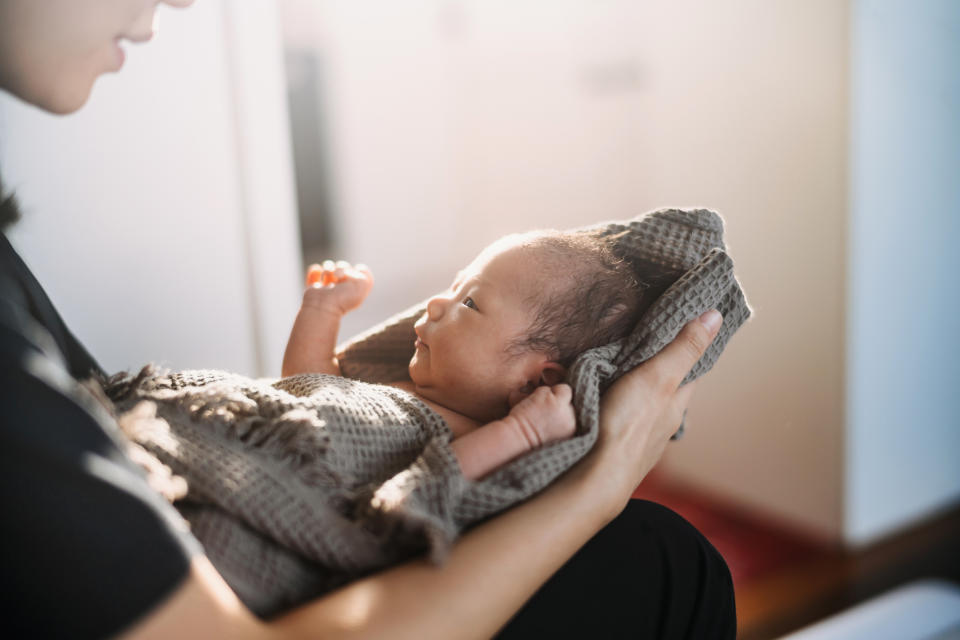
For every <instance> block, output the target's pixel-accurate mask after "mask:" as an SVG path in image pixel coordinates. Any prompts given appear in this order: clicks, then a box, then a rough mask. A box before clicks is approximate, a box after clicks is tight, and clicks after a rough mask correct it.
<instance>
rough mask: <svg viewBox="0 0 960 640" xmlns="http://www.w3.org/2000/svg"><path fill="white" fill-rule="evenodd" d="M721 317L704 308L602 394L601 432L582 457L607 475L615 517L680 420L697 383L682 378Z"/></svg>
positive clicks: (590, 468) (593, 470)
mask: <svg viewBox="0 0 960 640" xmlns="http://www.w3.org/2000/svg"><path fill="white" fill-rule="evenodd" d="M722 322H723V318H722V317H721V316H720V313H719V312H718V311H715V310H714V311H708V312H707V313H705V314H703V315H702V316H700V318H698V319H697V320H694V321H693V322H690V323H689V324H688V325H687V326H686V327H684V328H683V330H681V331H680V333H679V335H677V337H676V338H675V339H674V341H673V342H671V343H670V344H669V345H667V346H666V347H665V348H664V349H663V350H662V351H661V352H660V353H658V354H657V355H656V356H654V357H653V358H651V359H650V360H648V361H647V362H644V363H643V364H642V365H640V366H639V367H637V368H636V369H634V370H633V371H631V372H630V373H628V374H627V375H625V376H623V377H622V378H620V379H619V380H617V382H615V383H614V384H613V386H611V387H610V389H609V390H608V391H607V392H606V394H604V396H603V399H602V400H601V402H600V434H599V437H598V440H597V444H596V446H594V448H593V450H592V451H591V452H590V454H589V455H588V456H587V458H585V460H584V463H585V464H586V465H587V468H588V471H589V472H591V473H595V474H599V475H600V477H602V478H603V482H602V486H603V487H604V490H605V491H606V495H605V496H604V498H606V499H607V500H609V502H608V504H609V506H610V509H611V512H610V517H611V518H613V517H615V516H616V515H617V514H619V513H620V511H622V510H623V508H624V507H625V506H626V504H627V501H628V500H629V499H630V496H631V495H632V494H633V492H634V490H635V489H636V488H637V485H639V484H640V482H641V481H642V480H643V478H644V477H645V476H646V475H647V473H648V472H649V471H650V469H652V468H653V467H654V465H655V464H656V463H657V461H659V460H660V456H661V455H662V454H663V450H664V448H665V447H666V445H667V441H668V440H669V439H670V436H672V435H673V434H674V433H675V432H676V431H677V428H678V427H679V426H680V422H681V421H682V420H683V413H684V411H686V408H687V405H688V404H689V402H690V398H691V396H692V395H693V386H694V385H693V384H692V383H691V384H688V385H685V386H684V387H683V388H679V389H678V387H679V385H680V382H681V381H682V380H683V378H684V377H685V376H686V375H687V372H689V371H690V369H691V368H692V367H693V365H694V364H696V362H697V360H699V359H700V357H701V356H702V355H703V353H704V352H705V351H706V350H707V347H709V346H710V344H711V343H712V342H713V339H714V338H715V337H716V335H717V331H718V330H719V329H720V325H721V324H722ZM598 484H601V483H598Z"/></svg>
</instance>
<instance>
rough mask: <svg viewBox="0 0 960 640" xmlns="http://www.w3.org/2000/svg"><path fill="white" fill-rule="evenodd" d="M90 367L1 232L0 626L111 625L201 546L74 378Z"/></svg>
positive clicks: (71, 629)
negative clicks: (124, 449) (0, 581)
mask: <svg viewBox="0 0 960 640" xmlns="http://www.w3.org/2000/svg"><path fill="white" fill-rule="evenodd" d="M99 370H100V368H99V366H98V365H97V363H96V361H94V360H93V358H91V357H90V354H89V353H87V351H86V349H84V348H83V346H82V345H81V344H80V343H79V342H78V341H77V339H76V338H75V337H74V336H73V334H72V333H70V331H69V329H68V328H67V327H66V325H65V324H64V323H63V321H62V320H61V318H60V316H59V314H58V313H57V311H56V310H55V309H54V307H53V305H52V304H51V303H50V300H49V298H48V297H47V296H46V294H45V293H44V291H43V289H42V288H41V287H40V285H39V283H37V281H36V279H35V278H34V277H33V274H32V273H30V270H29V269H28V268H27V267H26V265H25V264H24V263H23V261H22V260H21V259H20V257H19V256H18V255H17V254H16V252H15V251H14V250H13V248H12V247H11V246H10V243H9V242H8V241H7V238H6V236H5V235H4V234H2V233H0V407H2V410H0V416H2V418H0V477H2V483H0V519H2V522H3V525H2V527H0V532H2V533H0V566H2V567H3V586H2V594H3V595H2V600H0V601H2V605H0V606H2V609H3V614H2V616H0V619H2V620H3V622H2V624H3V628H4V632H3V635H4V637H11V638H20V637H23V638H28V637H29V638H44V637H70V638H86V637H104V636H107V635H111V634H115V633H117V632H119V631H121V630H123V629H124V628H125V627H127V626H129V625H130V624H131V623H133V622H134V621H135V620H136V619H137V618H138V617H140V616H141V615H143V614H144V613H146V612H148V611H150V610H151V609H153V608H154V607H155V606H156V604H157V603H158V602H160V601H161V600H162V599H163V598H164V597H165V596H166V595H168V594H169V593H171V592H172V591H173V590H174V589H175V588H176V587H177V586H178V585H179V584H180V583H181V581H182V580H183V578H184V577H186V575H187V570H188V566H189V562H190V556H191V555H193V554H194V553H198V552H200V548H199V545H198V544H197V543H196V541H195V540H194V539H193V538H192V536H190V535H189V534H188V533H186V531H185V530H183V529H182V527H181V525H180V524H179V523H180V522H181V520H180V517H179V515H178V514H177V513H176V511H175V510H174V509H173V508H172V507H171V506H170V505H169V504H167V503H166V502H165V501H164V500H163V499H162V498H160V496H159V495H157V494H156V493H155V492H153V491H152V490H151V489H150V488H149V486H148V485H147V483H146V480H145V479H144V476H143V474H142V473H141V472H140V471H139V469H138V468H136V467H135V466H134V465H132V464H131V463H130V462H129V461H128V459H127V458H126V456H125V455H124V454H123V453H122V452H121V451H120V449H119V447H118V444H117V442H118V441H117V440H116V438H115V435H114V433H115V431H114V430H115V429H116V424H115V422H114V421H113V420H111V418H110V417H109V416H108V415H107V413H106V412H105V411H104V410H103V408H102V407H101V406H100V405H99V404H98V403H97V401H96V400H95V399H94V398H93V396H91V395H90V394H89V393H88V392H87V391H86V390H85V389H83V388H82V387H81V386H80V385H79V384H78V382H77V379H82V378H86V377H87V376H89V375H90V374H91V372H98V371H99Z"/></svg>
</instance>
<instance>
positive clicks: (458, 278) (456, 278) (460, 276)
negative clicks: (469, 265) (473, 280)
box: [453, 269, 463, 287]
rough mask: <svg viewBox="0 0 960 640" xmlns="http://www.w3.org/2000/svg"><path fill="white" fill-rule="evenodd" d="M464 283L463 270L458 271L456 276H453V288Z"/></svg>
mask: <svg viewBox="0 0 960 640" xmlns="http://www.w3.org/2000/svg"><path fill="white" fill-rule="evenodd" d="M462 281H463V269H461V270H460V271H457V273H456V275H454V276H453V286H454V287H456V286H457V285H458V284H460V283H461V282H462Z"/></svg>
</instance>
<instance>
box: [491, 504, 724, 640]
mask: <svg viewBox="0 0 960 640" xmlns="http://www.w3.org/2000/svg"><path fill="white" fill-rule="evenodd" d="M735 635H736V611H735V607H734V595H733V583H732V581H731V579H730V572H729V570H728V569H727V565H726V562H725V561H724V560H723V557H722V556H721V555H720V554H719V553H718V552H717V550H716V549H714V548H713V545H711V544H710V543H709V542H708V541H707V539H706V538H704V537H703V535H702V534H701V533H700V532H699V531H697V530H696V529H695V528H694V527H693V526H692V525H691V524H690V523H688V522H687V521H686V520H684V519H683V518H682V517H680V516H679V515H677V514H676V513H674V512H673V511H671V510H670V509H668V508H666V507H663V506H661V505H658V504H656V503H653V502H648V501H646V500H631V501H630V503H629V505H628V506H627V508H626V509H625V510H624V511H623V513H622V514H620V516H618V517H617V518H616V519H615V520H614V521H613V522H611V523H610V524H609V525H608V526H607V527H605V528H604V529H603V530H601V531H600V532H599V533H597V535H596V536H594V537H593V538H592V539H591V540H590V541H589V542H588V543H587V544H586V545H584V547H583V548H582V549H581V550H580V551H579V552H578V553H577V554H576V555H575V556H574V557H573V558H571V559H570V560H569V561H568V562H567V564H565V565H564V566H563V567H561V568H560V570H559V571H557V573H556V574H554V576H553V577H552V578H551V579H550V580H549V581H548V582H547V583H546V584H545V585H543V587H541V588H540V590H539V591H538V592H537V593H536V594H534V596H533V597H532V598H531V599H530V601H529V602H527V604H526V605H525V606H524V607H523V609H521V610H520V611H519V612H518V613H517V614H516V616H514V618H513V619H512V620H511V621H510V622H508V623H507V625H506V626H505V627H504V629H503V630H502V631H501V633H500V635H499V636H498V638H502V639H509V638H533V637H603V638H671V639H672V638H720V639H722V638H734V637H735Z"/></svg>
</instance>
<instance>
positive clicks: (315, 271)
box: [303, 260, 373, 314]
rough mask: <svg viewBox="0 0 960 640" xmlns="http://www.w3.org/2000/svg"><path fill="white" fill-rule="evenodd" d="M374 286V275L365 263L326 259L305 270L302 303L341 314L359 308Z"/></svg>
mask: <svg viewBox="0 0 960 640" xmlns="http://www.w3.org/2000/svg"><path fill="white" fill-rule="evenodd" d="M372 288H373V274H372V273H370V269H369V268H367V266H366V265H363V264H358V265H351V264H350V263H349V262H345V261H343V260H340V261H339V262H336V263H334V262H333V260H325V261H324V263H323V264H322V265H321V264H312V265H310V267H309V268H308V269H307V289H306V291H304V292H303V306H308V307H317V308H320V309H324V310H326V311H330V312H335V313H340V314H344V313H347V312H348V311H352V310H354V309H356V308H357V307H359V306H360V305H361V304H362V303H363V301H364V300H365V299H366V297H367V295H369V293H370V289H372Z"/></svg>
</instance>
